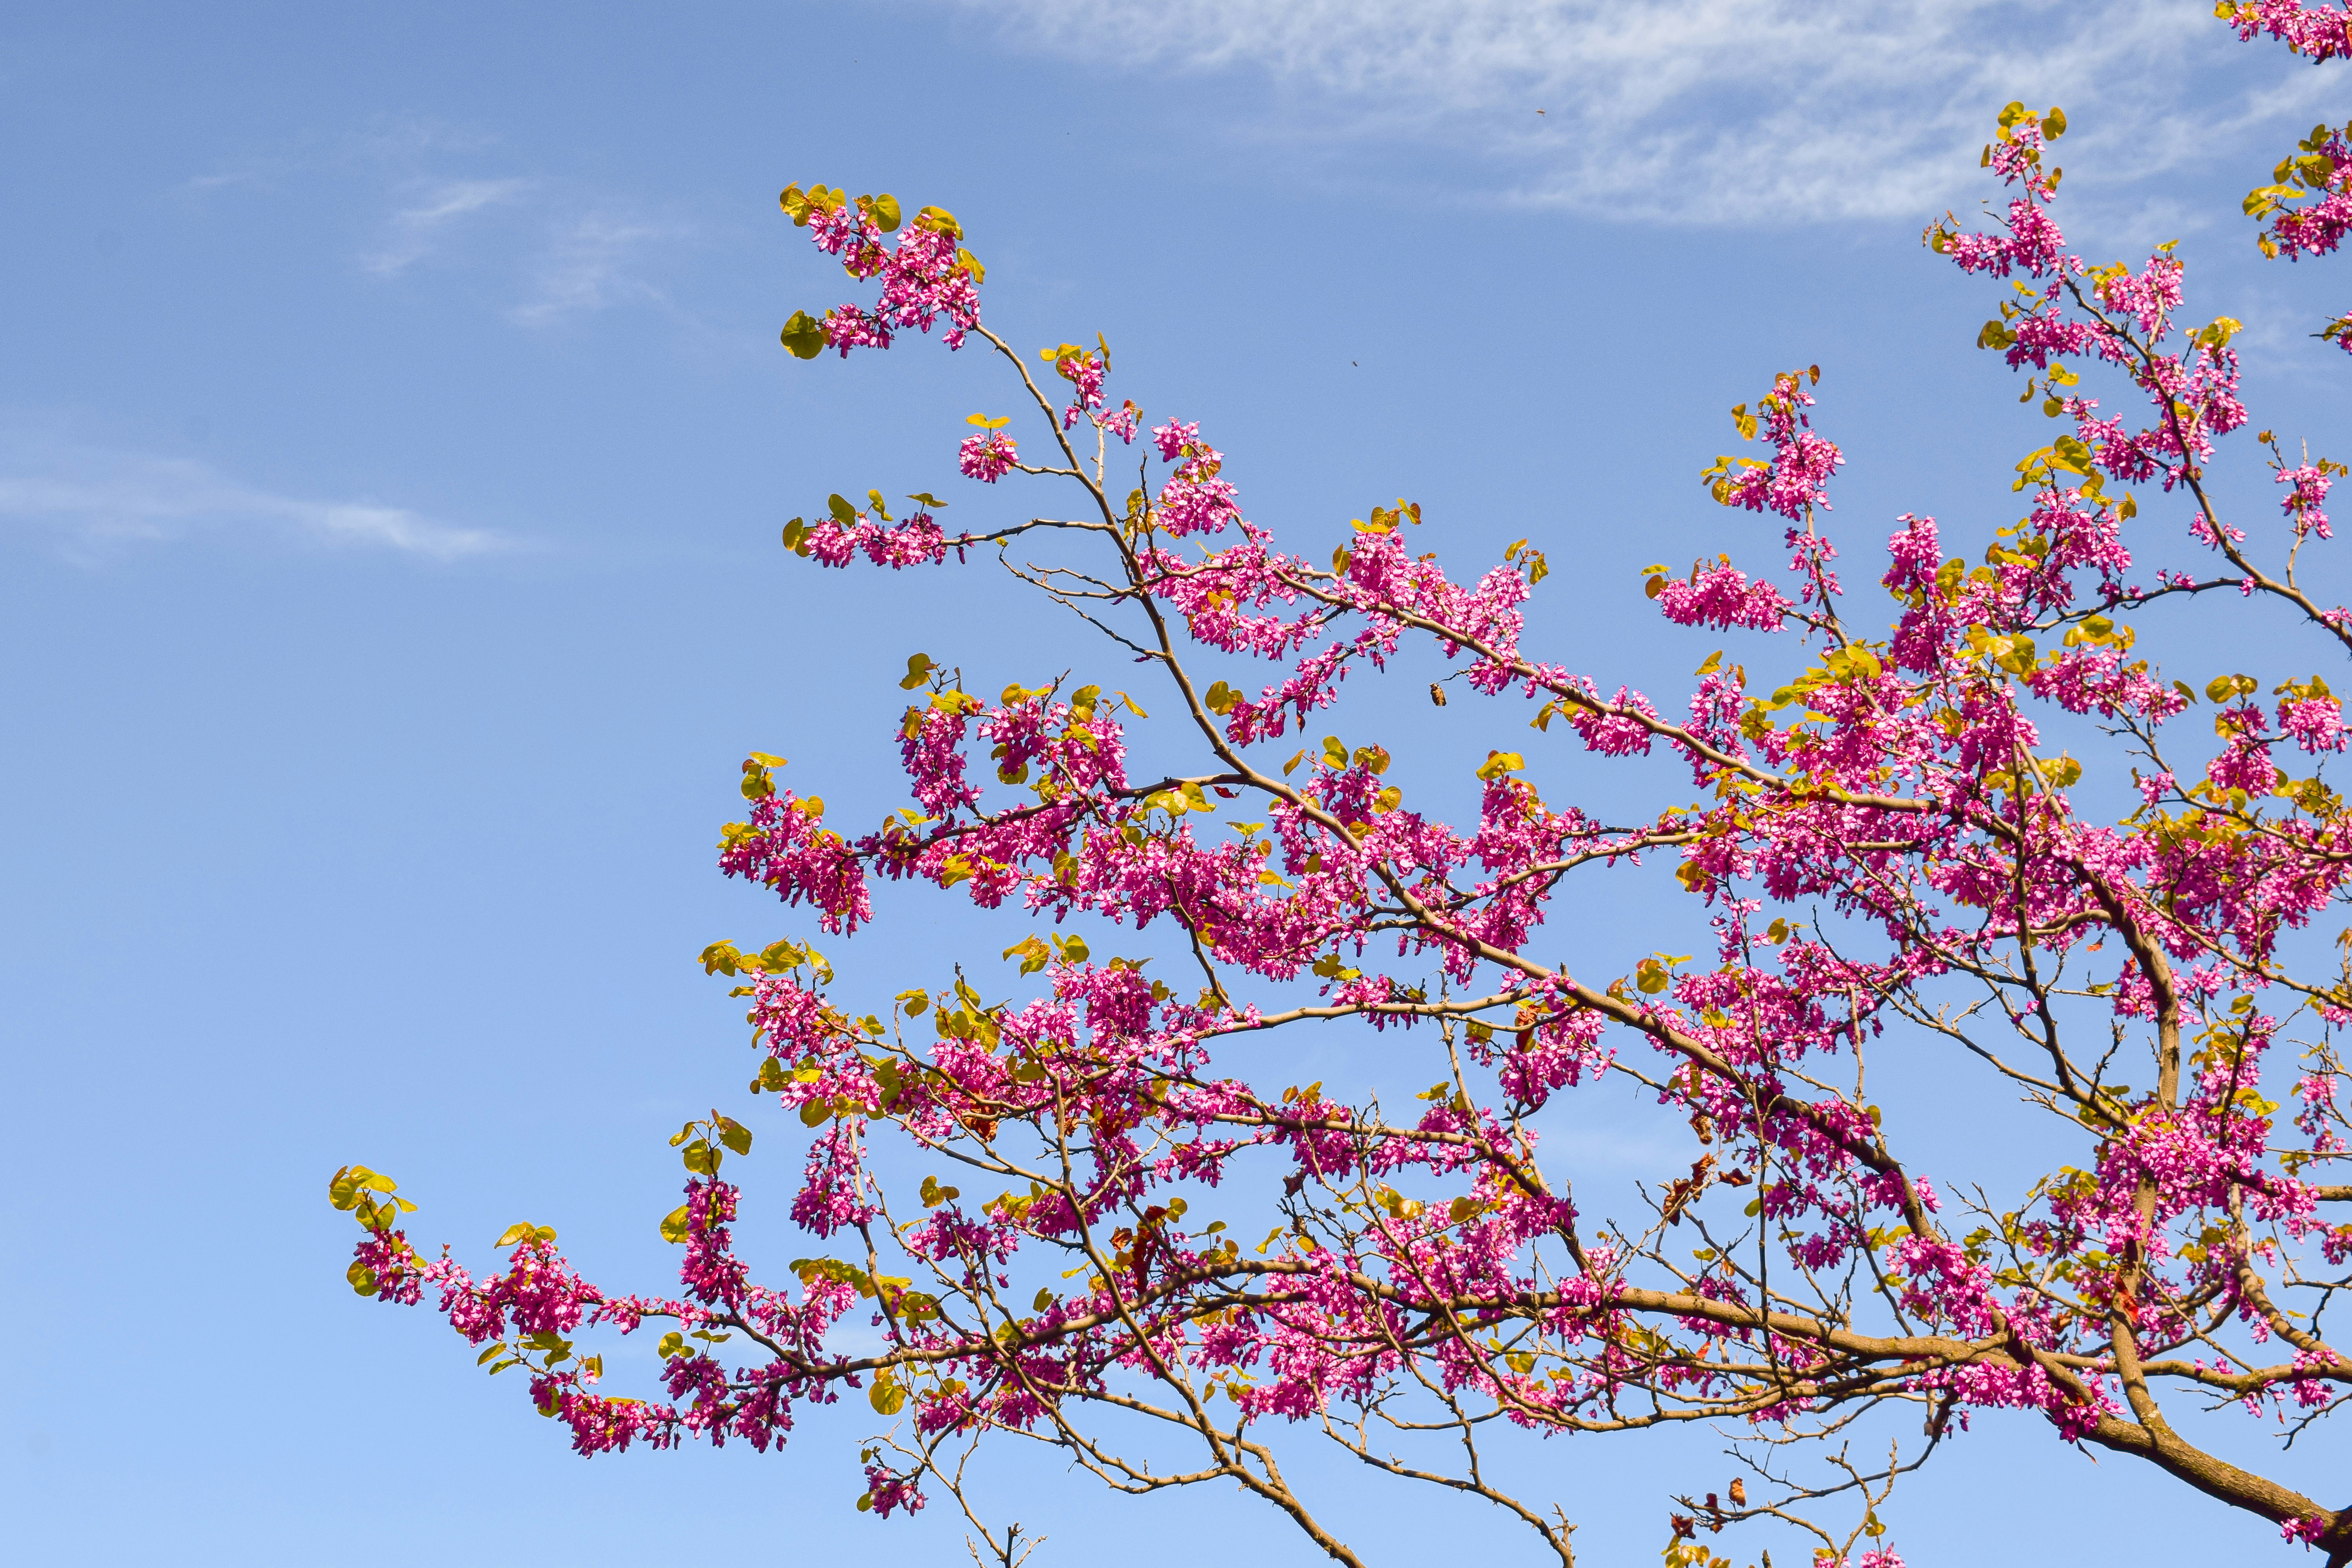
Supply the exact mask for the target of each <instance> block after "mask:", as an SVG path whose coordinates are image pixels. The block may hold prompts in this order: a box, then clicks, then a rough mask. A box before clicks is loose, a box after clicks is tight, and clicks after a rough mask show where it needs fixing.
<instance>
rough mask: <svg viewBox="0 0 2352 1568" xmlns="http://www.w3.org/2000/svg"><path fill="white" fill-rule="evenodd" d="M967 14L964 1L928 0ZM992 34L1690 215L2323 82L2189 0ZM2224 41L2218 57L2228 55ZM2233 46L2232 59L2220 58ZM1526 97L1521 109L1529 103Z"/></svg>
mask: <svg viewBox="0 0 2352 1568" xmlns="http://www.w3.org/2000/svg"><path fill="white" fill-rule="evenodd" d="M950 3H954V4H960V5H964V6H966V7H968V8H972V9H978V8H979V6H978V3H977V0H950ZM988 11H989V14H990V15H992V16H997V17H1000V18H1005V23H1004V25H1005V26H1007V27H1008V28H1009V29H1010V34H1011V37H1013V40H1014V41H1015V42H1016V43H1018V44H1023V45H1026V46H1028V47H1039V48H1045V49H1048V50H1052V51H1055V52H1058V53H1062V54H1066V55H1069V56H1073V57H1076V58H1087V59H1091V60H1094V61H1097V62H1100V63H1102V64H1105V65H1108V66H1111V67H1113V68H1158V69H1163V70H1164V69H1167V68H1176V69H1178V70H1183V71H1191V72H1198V73H1214V72H1229V71H1231V72H1248V73H1255V74H1256V75H1257V76H1258V77H1260V78H1262V79H1266V80H1268V81H1270V82H1271V83H1273V84H1274V85H1276V87H1277V88H1278V89H1281V92H1280V93H1279V94H1278V95H1277V96H1278V98H1279V100H1281V106H1280V107H1279V108H1269V109H1268V110H1265V114H1264V117H1263V120H1262V121H1261V122H1260V123H1259V124H1257V125H1256V126H1255V127H1254V129H1255V130H1258V131H1260V132H1268V131H1272V132H1277V133H1281V134H1286V135H1289V136H1292V137H1295V138H1297V139H1301V140H1305V141H1310V142H1311V141H1323V142H1345V141H1349V140H1355V139H1360V138H1363V137H1366V136H1370V137H1389V138H1396V139H1410V140H1415V141H1422V142H1438V143H1441V144H1445V145H1451V146H1454V147H1456V148H1459V149H1462V150H1465V151H1467V152H1471V153H1475V154H1477V155H1478V156H1480V157H1481V158H1482V159H1487V160H1495V161H1498V162H1499V163H1501V164H1502V165H1503V166H1504V167H1505V168H1507V170H1508V171H1509V173H1508V174H1507V175H1504V176H1501V177H1499V178H1498V180H1497V184H1510V185H1511V187H1512V189H1513V192H1514V194H1515V195H1517V196H1518V197H1520V198H1521V199H1525V200H1528V201H1531V202H1537V203H1542V204H1547V205H1562V206H1568V207H1573V208H1578V209H1583V210H1589V211H1594V212H1601V213H1607V214H1612V215H1616V216H1631V217H1643V218H1653V219H1655V218H1664V219H1667V220H1670V221H1685V222H1697V223H1732V224H1749V223H1757V222H1774V221H1782V222H1786V221H1798V222H1803V221H1814V220H1818V219H1821V218H1827V217H1867V218H1877V217H1886V216H1905V217H1908V216H1917V215H1919V214H1920V213H1922V212H1923V211H1924V210H1926V209H1928V208H1931V207H1936V206H1940V205H1944V204H1945V203H1946V202H1947V201H1949V200H1952V199H1954V198H1955V197H1956V196H1958V195H1959V194H1960V191H1961V189H1962V187H1961V186H1960V184H1959V182H1960V179H1961V177H1962V176H1963V175H1965V174H1969V173H1972V172H1973V168H1974V164H1975V158H1974V156H1973V154H1974V153H1975V151H1976V147H1977V144H1978V143H1979V142H1981V141H1982V140H1984V137H1985V133H1986V130H1987V125H1988V121H1989V119H1990V113H1991V111H1992V110H1994V109H1996V108H1998V106H1999V105H2000V104H2001V103H2003V102H2005V101H2007V100H2009V99H2011V98H2012V97H2015V98H2022V99H2024V100H2027V101H2029V102H2031V103H2034V104H2036V105H2045V104H2048V103H2052V102H2060V103H2063V104H2064V105H2065V106H2066V108H2067V110H2068V112H2069V114H2070V115H2071V116H2073V118H2074V122H2075V124H2076V126H2077V127H2078V128H2080V129H2081V131H2082V134H2081V135H2080V136H2079V137H2078V138H2077V139H2076V140H2074V141H2070V143H2069V147H2068V150H2069V152H2070V153H2071V152H2074V151H2075V149H2076V148H2077V147H2079V146H2084V144H2088V146H2089V148H2090V150H2092V151H2094V152H2095V153H2097V154H2098V155H2099V156H2100V157H2101V159H2102V160H2103V161H2104V162H2105V163H2107V164H2108V165H2109V166H2110V167H2113V168H2116V169H2118V170H2119V171H2121V172H2123V173H2126V174H2131V175H2136V176H2137V175H2145V174H2152V173H2158V172H2162V171H2164V170H2167V169H2170V168H2175V167H2179V166H2181V165H2183V164H2184V163H2189V162H2190V161H2191V160H2193V159H2194V158H2196V157H2198V156H2199V155H2200V153H2205V152H2210V148H2211V146H2212V144H2213V142H2214V139H2215V137H2216V135H2217V134H2219V133H2221V132H2228V131H2231V130H2234V129H2237V128H2241V127H2242V126H2243V125H2245V124H2247V123H2250V122H2252V121H2267V120H2270V119H2276V118H2284V117H2304V118H2307V117H2308V114H2309V112H2310V110H2309V109H2308V107H2307V106H2309V105H2311V104H2312V103H2314V102H2315V99H2316V95H2317V94H2318V93H2320V92H2322V91H2323V90H2324V89H2326V86H2327V84H2326V83H2325V82H2322V81H2318V80H2315V77H2314V73H2311V72H2310V71H2309V70H2308V69H2307V68H2299V63H2298V62H2295V61H2294V60H2293V59H2292V58H2291V57H2288V56H2287V55H2285V54H2284V51H2281V50H2279V49H2277V48H2275V47H2266V48H2265V49H2264V50H2263V51H2261V52H2259V53H2258V52H2257V51H2255V50H2250V49H2247V48H2245V47H2243V46H2240V45H2237V44H2235V43H2234V42H2232V41H2231V39H2230V37H2229V36H2228V34H2227V33H2226V32H2225V31H2223V30H2222V29H2221V26H2219V25H2218V24H2217V23H2215V22H2214V21H2213V19H2212V15H2211V9H2210V4H2208V3H2207V0H2065V3H2063V4H2062V3H2058V0H1875V3H1865V0H1450V3H1449V4H1445V5H1432V4H1429V3H1428V0H989V5H988ZM2232 51H2236V53H2235V55H2233V54H2232ZM2241 57H2242V58H2241ZM1538 109H1540V110H1544V112H1543V113H1542V114H1540V115H1539V114H1538V113H1537V112H1536V111H1537V110H1538Z"/></svg>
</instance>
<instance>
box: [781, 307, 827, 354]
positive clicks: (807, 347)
mask: <svg viewBox="0 0 2352 1568" xmlns="http://www.w3.org/2000/svg"><path fill="white" fill-rule="evenodd" d="M782 342H783V345H784V347H786V348H788V349H790V350H791V351H792V353H793V358H794V359H814V358H816V356H817V355H819V354H821V353H824V323H823V322H821V321H817V320H816V319H815V318H814V317H813V316H811V315H810V314H809V313H808V312H807V311H806V310H794V311H793V313H792V318H791V320H789V321H786V322H785V323H784V331H783V334H782Z"/></svg>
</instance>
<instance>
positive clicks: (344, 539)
mask: <svg viewBox="0 0 2352 1568" xmlns="http://www.w3.org/2000/svg"><path fill="white" fill-rule="evenodd" d="M0 521H6V522H9V523H14V524H16V525H18V526H24V527H33V528H38V529H41V530H44V531H47V532H49V533H51V534H53V535H55V536H57V537H58V541H59V542H60V543H61V544H62V545H63V546H64V548H66V549H67V550H68V552H72V553H75V554H77V555H82V556H90V555H95V554H99V553H103V552H107V551H108V550H110V549H115V548H121V546H124V545H126V544H131V543H136V542H146V541H163V540H171V539H177V538H183V537H186V536H189V535H193V534H197V533H202V532H218V531H224V530H238V531H251V530H254V529H260V530H265V531H270V532H274V533H276V534H278V535H279V536H281V537H284V538H289V539H294V540H299V541H302V542H310V543H317V544H327V545H340V546H348V547H359V548H368V549H381V550H392V551H396V552H400V553H402V554H405V555H415V556H422V557H425V559H428V560H434V561H453V560H457V559H461V558H463V557H466V556H472V555H482V554H487V553H490V552H497V551H502V550H509V549H512V548H514V547H515V544H516V542H515V541H514V540H512V539H511V538H509V536H507V535H504V534H500V533H497V532H493V531H489V530H487V529H476V528H459V527H455V526H452V525H450V524H448V523H444V522H436V521H434V520H432V519H430V518H426V517H422V516H420V515H418V514H417V513H415V512H413V511H410V510H406V509H404V508H401V507H394V506H384V505H382V504H380V503H378V502H375V501H370V500H310V499H307V498H304V497H299V496H289V495H281V494H278V493H276V492H274V491H270V490H265V489H258V488H257V487H255V486H252V485H248V484H245V483H242V482H240V481H238V480H236V479H230V478H227V477H226V476H225V475H222V474H219V473H217V472H215V471H214V470H213V469H212V468H207V467H205V465H204V464H202V463H197V462H192V461H189V460H188V459H185V458H158V457H152V456H148V455H145V454H142V453H136V452H124V451H119V450H112V449H109V448H105V447H90V446H83V445H79V444H76V443H73V442H70V441H68V440H64V439H60V438H58V437H57V436H56V435H55V433H54V432H50V431H44V430H39V429H26V430H21V431H15V432H8V433H5V434H0Z"/></svg>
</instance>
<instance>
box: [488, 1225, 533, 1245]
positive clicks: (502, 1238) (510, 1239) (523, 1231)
mask: <svg viewBox="0 0 2352 1568" xmlns="http://www.w3.org/2000/svg"><path fill="white" fill-rule="evenodd" d="M530 1237H531V1226H530V1222H529V1221H527V1220H518V1221H516V1222H515V1223H514V1224H512V1225H510V1226H507V1227H506V1229H504V1230H502V1231H500V1232H499V1238H498V1240H496V1241H494V1242H492V1243H490V1245H491V1246H492V1247H512V1246H513V1245H514V1244H515V1243H516V1242H518V1241H529V1240H530Z"/></svg>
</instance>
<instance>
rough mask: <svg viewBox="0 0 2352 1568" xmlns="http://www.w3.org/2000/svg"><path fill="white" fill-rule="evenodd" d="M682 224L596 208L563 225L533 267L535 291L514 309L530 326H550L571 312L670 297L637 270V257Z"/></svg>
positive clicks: (672, 234) (673, 234)
mask: <svg viewBox="0 0 2352 1568" xmlns="http://www.w3.org/2000/svg"><path fill="white" fill-rule="evenodd" d="M679 232H680V231H679V230H677V229H676V228H674V227H671V226H665V225H659V224H648V223H637V222H632V221H630V220H628V219H625V218H619V217H614V216H611V215H610V214H608V213H603V212H591V213H589V214H587V215H586V216H582V217H578V218H574V219H572V220H571V221H570V222H568V223H565V224H564V225H562V226H561V227H559V228H558V229H557V230H556V231H555V233H554V234H553V236H552V237H551V240H550V243H549V245H548V248H547V251H546V253H545V255H544V256H542V257H541V259H540V262H539V264H538V266H537V267H536V268H534V269H533V271H532V278H531V284H532V288H531V294H530V298H529V299H527V300H524V301H523V302H522V303H521V304H520V305H517V306H516V307H515V308H514V309H513V310H511V311H509V315H511V316H512V317H513V319H514V320H515V321H519V322H520V323H521V324H523V325H524V326H531V327H538V326H547V325H550V324H551V323H553V322H555V321H562V320H563V319H564V318H565V317H568V316H576V315H580V314H583V313H584V312H588V311H594V310H606V309H608V308H610V307H612V306H614V305H617V304H620V303H622V302H624V301H625V300H649V301H652V302H655V303H662V302H665V301H666V296H665V295H664V294H663V293H662V292H661V290H660V289H656V288H655V287H654V286H653V285H652V284H651V283H648V282H646V280H645V279H642V278H640V277H639V276H637V275H636V273H635V271H634V270H633V263H634V262H635V260H636V258H638V256H639V255H640V254H641V253H642V252H643V251H644V249H645V248H646V246H648V245H650V244H653V243H656V242H658V241H661V240H666V239H672V238H676V237H677V236H678V234H679Z"/></svg>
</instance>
